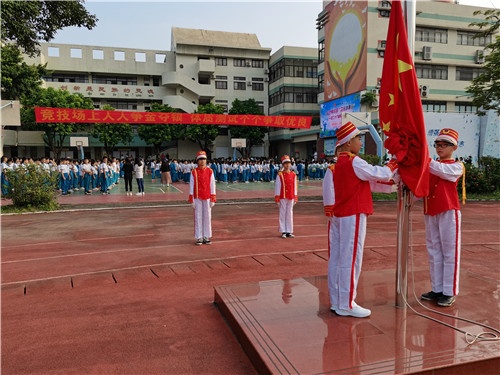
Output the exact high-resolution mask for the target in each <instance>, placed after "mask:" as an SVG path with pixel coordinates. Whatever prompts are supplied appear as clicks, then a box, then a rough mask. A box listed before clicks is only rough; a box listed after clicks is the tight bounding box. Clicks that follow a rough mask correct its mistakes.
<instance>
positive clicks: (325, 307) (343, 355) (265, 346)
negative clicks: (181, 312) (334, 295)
mask: <svg viewBox="0 0 500 375" xmlns="http://www.w3.org/2000/svg"><path fill="white" fill-rule="evenodd" d="M414 278H415V288H414V289H415V290H416V291H417V293H418V295H420V293H422V292H425V291H428V289H429V286H428V283H429V282H428V270H426V269H421V270H418V271H415V273H414ZM394 283H395V271H394V270H384V271H370V272H363V273H362V275H361V278H360V280H359V286H358V296H357V299H356V300H357V301H358V303H359V304H360V305H362V306H364V307H367V308H370V309H371V310H372V315H371V316H370V317H369V318H364V319H359V318H352V317H340V316H337V315H336V314H334V313H332V312H331V311H330V310H329V307H330V305H329V298H328V288H327V278H326V276H316V277H304V278H298V279H292V280H271V281H261V282H257V283H248V284H236V285H225V286H218V287H215V304H216V305H217V306H218V308H219V310H220V312H221V313H222V315H223V316H224V318H225V319H226V320H227V322H228V324H229V326H230V327H231V329H232V330H233V332H234V334H235V335H236V336H237V338H238V340H239V342H240V343H241V345H242V347H243V349H244V350H245V352H246V353H247V355H248V356H249V358H250V360H251V361H252V363H253V364H254V366H255V368H256V369H257V371H258V372H259V373H260V374H326V373H328V374H410V373H411V374H439V375H443V374H453V375H456V374H471V373H476V374H497V373H498V369H499V368H500V342H499V341H489V342H486V341H483V342H478V343H475V344H472V345H468V344H467V342H466V341H465V337H464V334H463V333H460V332H458V331H456V330H453V329H452V328H449V327H446V326H444V325H441V324H439V323H436V322H434V321H431V320H429V319H426V318H423V317H421V316H418V315H417V314H416V313H414V312H413V311H412V310H411V309H410V308H409V307H407V308H397V307H395V286H394ZM495 292H496V284H495V282H493V281H492V280H488V279H484V278H478V277H476V276H475V275H473V274H470V273H467V272H466V271H465V272H463V273H462V275H461V293H460V295H459V296H458V297H457V301H456V303H455V305H454V306H452V307H449V308H438V307H436V305H434V304H433V303H430V302H425V303H424V305H425V306H428V307H431V308H432V309H435V310H437V311H440V312H445V313H447V314H450V315H452V316H456V317H461V318H467V319H472V320H474V321H478V322H481V323H483V324H487V325H491V326H494V327H495V328H498V323H499V316H500V311H499V310H500V307H499V304H498V301H497V300H496V299H495ZM409 295H410V297H409V298H408V299H409V300H410V305H411V306H412V307H413V308H414V309H416V310H417V311H418V312H420V313H423V314H426V315H429V316H432V317H433V318H436V319H439V320H441V321H444V322H446V323H448V324H451V325H453V326H455V327H457V328H459V329H461V330H463V331H468V332H471V333H474V334H478V333H479V332H481V331H483V330H484V329H483V328H481V327H478V326H475V325H473V324H471V323H467V322H463V321H458V320H456V319H454V318H452V317H444V316H441V315H438V314H436V313H433V312H430V311H427V310H425V309H424V308H423V307H422V306H420V305H419V304H418V302H417V300H416V299H415V297H414V296H413V286H410V292H409Z"/></svg>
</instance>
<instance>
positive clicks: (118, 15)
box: [52, 0, 500, 52]
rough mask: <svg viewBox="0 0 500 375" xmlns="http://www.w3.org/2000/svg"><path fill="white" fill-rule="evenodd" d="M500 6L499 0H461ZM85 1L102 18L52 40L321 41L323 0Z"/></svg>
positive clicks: (160, 46) (165, 43) (110, 43)
mask: <svg viewBox="0 0 500 375" xmlns="http://www.w3.org/2000/svg"><path fill="white" fill-rule="evenodd" d="M460 3H461V4H465V5H478V6H486V7H490V8H497V9H498V8H500V0H461V1H460ZM85 7H86V8H87V9H88V11H89V12H90V13H92V14H95V15H96V16H97V18H98V19H99V21H98V23H97V26H96V27H95V28H94V29H93V30H87V29H85V28H65V29H63V30H61V31H59V32H58V34H57V35H56V38H55V39H53V40H52V42H54V43H64V44H80V45H93V46H107V47H123V48H137V49H151V50H170V33H171V28H172V27H185V28H193V29H205V30H218V31H230V32H242V33H252V34H256V35H257V37H258V39H259V41H260V44H261V46H262V47H268V48H271V49H272V52H276V51H277V50H278V49H279V48H280V47H282V46H283V45H287V46H300V47H313V48H316V47H317V35H318V34H317V30H316V18H317V16H318V13H320V12H321V10H322V9H323V7H322V1H321V0H302V1H290V0H287V1H283V0H281V1H280V0H275V1H272V2H270V1H259V0H257V1H255V0H254V1H242V0H240V1H235V0H232V1H218V2H215V1H197V2H195V1H189V0H184V1H182V2H177V1H167V0H163V1H159V0H157V1H140V2H139V1H124V0H121V1H97V0H88V1H87V2H86V3H85Z"/></svg>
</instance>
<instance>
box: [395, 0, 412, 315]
mask: <svg viewBox="0 0 500 375" xmlns="http://www.w3.org/2000/svg"><path fill="white" fill-rule="evenodd" d="M403 13H404V18H405V21H406V32H407V34H408V47H409V49H410V53H411V56H412V57H413V56H415V27H416V16H417V12H416V2H415V0H406V1H404V8H403ZM412 201H413V193H412V192H411V191H410V190H409V189H408V188H407V187H406V186H405V184H404V183H403V182H402V181H400V182H399V184H398V217H397V231H398V232H397V233H398V236H397V269H396V307H400V308H406V303H405V301H407V300H408V252H409V245H410V243H409V237H410V211H411V205H412Z"/></svg>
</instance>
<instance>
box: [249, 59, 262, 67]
mask: <svg viewBox="0 0 500 375" xmlns="http://www.w3.org/2000/svg"><path fill="white" fill-rule="evenodd" d="M263 67H264V60H252V68H263Z"/></svg>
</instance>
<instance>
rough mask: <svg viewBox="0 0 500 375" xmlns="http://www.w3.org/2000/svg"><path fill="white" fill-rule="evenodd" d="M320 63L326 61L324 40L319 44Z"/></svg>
mask: <svg viewBox="0 0 500 375" xmlns="http://www.w3.org/2000/svg"><path fill="white" fill-rule="evenodd" d="M318 61H319V62H320V63H322V62H323V61H325V41H324V40H322V41H321V42H319V43H318Z"/></svg>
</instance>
